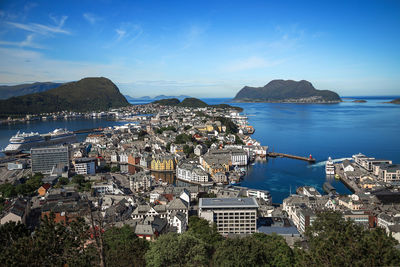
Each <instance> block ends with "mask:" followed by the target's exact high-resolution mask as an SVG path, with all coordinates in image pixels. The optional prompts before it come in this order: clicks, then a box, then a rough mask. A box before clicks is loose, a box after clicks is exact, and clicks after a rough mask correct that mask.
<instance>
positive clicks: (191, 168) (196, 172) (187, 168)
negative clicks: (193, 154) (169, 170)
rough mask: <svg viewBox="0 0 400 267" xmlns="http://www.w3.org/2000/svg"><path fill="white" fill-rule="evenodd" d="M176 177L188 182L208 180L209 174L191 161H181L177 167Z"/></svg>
mask: <svg viewBox="0 0 400 267" xmlns="http://www.w3.org/2000/svg"><path fill="white" fill-rule="evenodd" d="M176 177H177V178H178V179H180V180H184V181H188V182H195V183H206V182H208V174H207V173H206V172H205V171H204V170H203V169H202V168H201V167H200V166H198V165H197V164H195V163H190V162H181V163H179V164H178V166H177V167H176Z"/></svg>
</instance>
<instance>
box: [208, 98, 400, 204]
mask: <svg viewBox="0 0 400 267" xmlns="http://www.w3.org/2000/svg"><path fill="white" fill-rule="evenodd" d="M392 99H393V98H392ZM203 100H205V101H206V102H207V103H209V104H214V103H218V100H216V99H203ZM219 101H221V100H219ZM225 101H228V99H225ZM384 101H387V100H385V99H382V98H380V99H371V98H369V99H368V102H367V103H352V102H343V103H340V104H331V105H322V104H279V103H232V105H236V106H240V107H242V108H244V113H245V114H247V115H249V123H250V124H251V125H253V126H254V127H255V129H256V132H255V133H254V134H253V136H252V137H253V138H255V139H257V140H258V141H260V142H261V143H262V144H263V145H267V146H269V147H270V149H271V150H272V149H273V150H274V151H275V152H282V153H289V154H294V155H299V156H308V155H309V154H312V156H313V157H314V158H316V159H317V164H315V165H310V164H308V163H307V162H303V161H299V160H292V159H285V158H276V159H270V160H269V161H268V162H267V163H256V164H255V165H254V166H251V167H250V168H249V171H248V175H247V177H246V178H245V179H244V181H243V182H242V185H243V186H247V187H251V188H259V189H266V190H269V191H270V192H271V195H272V200H273V202H277V203H281V202H282V200H283V199H284V198H285V197H287V196H288V195H289V192H290V188H291V189H292V192H295V190H296V187H298V186H303V185H312V186H315V187H316V188H317V189H319V191H320V192H321V193H322V192H323V191H322V185H323V183H324V182H325V179H326V178H325V169H324V163H323V162H321V161H325V160H326V159H327V158H328V157H329V156H331V157H332V158H333V159H338V158H344V157H351V156H352V155H353V154H356V153H359V152H361V153H364V154H366V155H370V156H373V157H376V158H387V159H392V160H393V161H394V163H400V105H393V104H384V103H382V102H384ZM318 161H319V162H321V163H320V164H318ZM332 185H333V186H334V187H336V189H337V191H338V192H339V193H350V192H349V190H347V188H346V187H345V186H344V185H343V184H341V183H340V182H337V181H335V180H333V181H332Z"/></svg>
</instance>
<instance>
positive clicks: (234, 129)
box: [214, 117, 238, 134]
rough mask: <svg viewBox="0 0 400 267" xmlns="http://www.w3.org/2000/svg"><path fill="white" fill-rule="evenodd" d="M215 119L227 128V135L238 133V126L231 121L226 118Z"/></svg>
mask: <svg viewBox="0 0 400 267" xmlns="http://www.w3.org/2000/svg"><path fill="white" fill-rule="evenodd" d="M214 119H215V120H217V121H220V122H221V124H222V125H223V126H225V127H226V133H227V134H236V133H237V132H238V128H237V126H236V124H235V123H234V122H233V121H232V120H231V119H229V118H225V117H215V118H214Z"/></svg>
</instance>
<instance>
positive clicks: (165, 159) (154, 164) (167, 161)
mask: <svg viewBox="0 0 400 267" xmlns="http://www.w3.org/2000/svg"><path fill="white" fill-rule="evenodd" d="M175 166H176V160H175V158H174V157H172V156H169V155H165V156H158V157H156V158H154V159H153V160H152V161H151V170H152V171H173V170H175Z"/></svg>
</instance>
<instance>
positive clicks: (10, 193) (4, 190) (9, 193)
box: [0, 183, 17, 198]
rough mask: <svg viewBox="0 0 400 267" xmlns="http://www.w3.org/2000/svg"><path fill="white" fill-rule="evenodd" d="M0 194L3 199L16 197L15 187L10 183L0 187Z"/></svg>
mask: <svg viewBox="0 0 400 267" xmlns="http://www.w3.org/2000/svg"><path fill="white" fill-rule="evenodd" d="M0 193H1V195H2V196H3V197H5V198H10V197H15V196H16V195H17V192H16V190H15V187H14V186H13V185H12V184H10V183H5V184H2V185H0Z"/></svg>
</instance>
